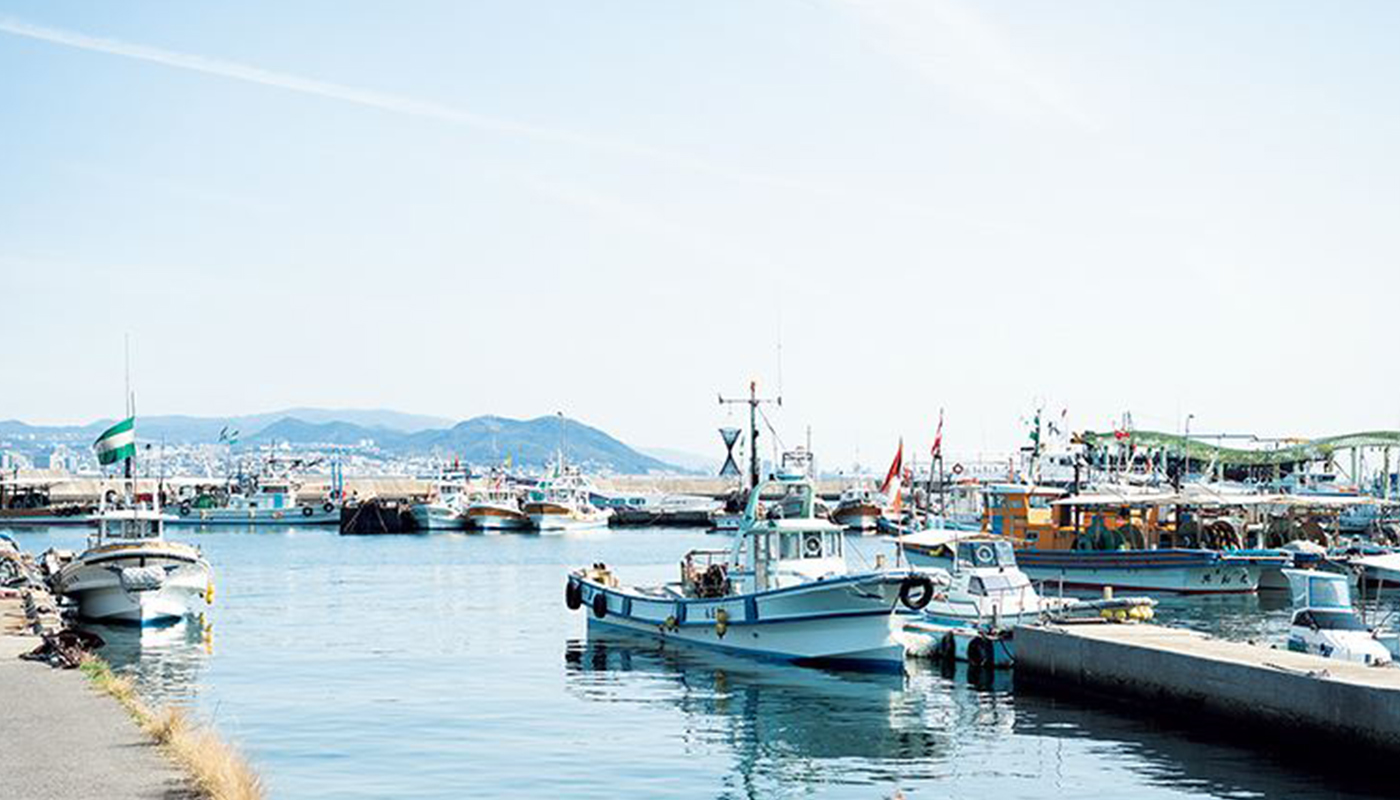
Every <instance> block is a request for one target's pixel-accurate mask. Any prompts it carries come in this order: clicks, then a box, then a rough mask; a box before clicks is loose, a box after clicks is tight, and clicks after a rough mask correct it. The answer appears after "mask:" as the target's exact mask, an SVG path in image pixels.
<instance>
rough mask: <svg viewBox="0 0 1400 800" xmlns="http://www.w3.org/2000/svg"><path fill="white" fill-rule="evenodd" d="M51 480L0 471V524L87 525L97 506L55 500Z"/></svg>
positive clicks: (17, 525)
mask: <svg viewBox="0 0 1400 800" xmlns="http://www.w3.org/2000/svg"><path fill="white" fill-rule="evenodd" d="M52 483H53V481H50V480H43V481H28V480H23V479H16V478H13V477H12V478H9V479H6V478H5V476H4V475H0V527H21V526H29V525H42V526H45V527H48V526H52V525H90V524H91V523H92V518H91V515H92V513H93V511H95V510H96V509H95V508H94V507H93V506H92V505H89V504H86V503H73V502H54V501H53V500H52V498H51V497H50V485H51V484H52Z"/></svg>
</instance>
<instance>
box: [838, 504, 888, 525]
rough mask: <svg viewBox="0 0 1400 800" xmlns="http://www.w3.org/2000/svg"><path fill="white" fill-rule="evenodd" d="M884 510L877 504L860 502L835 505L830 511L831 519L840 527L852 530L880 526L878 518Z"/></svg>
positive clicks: (882, 514)
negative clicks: (833, 509)
mask: <svg viewBox="0 0 1400 800" xmlns="http://www.w3.org/2000/svg"><path fill="white" fill-rule="evenodd" d="M883 516H884V512H882V511H881V510H880V508H879V507H878V506H874V505H871V504H868V503H861V504H857V505H849V506H837V507H836V510H835V511H832V512H831V521H832V522H834V523H836V524H837V525H840V526H841V527H843V528H845V529H847V530H852V531H873V530H876V529H878V528H879V527H880V518H881V517H883Z"/></svg>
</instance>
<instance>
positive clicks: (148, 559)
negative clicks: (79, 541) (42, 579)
mask: <svg viewBox="0 0 1400 800" xmlns="http://www.w3.org/2000/svg"><path fill="white" fill-rule="evenodd" d="M94 519H95V520H96V522H97V532H96V533H95V534H94V535H93V536H91V537H89V539H88V546H87V549H86V550H84V551H83V552H82V553H81V554H80V555H78V556H77V557H76V558H74V559H73V560H72V561H71V562H69V563H68V564H66V565H65V566H63V567H62V568H61V569H60V570H59V572H58V574H57V576H56V578H55V580H54V589H55V591H56V592H57V593H58V594H60V595H63V596H65V597H69V598H71V599H73V600H75V601H76V602H77V604H78V613H79V615H80V616H82V617H83V618H84V619H89V620H94V621H99V622H121V623H130V624H136V625H159V624H164V623H170V622H175V621H177V620H180V619H183V618H185V617H187V616H190V615H193V614H197V613H198V612H199V610H200V609H201V608H203V607H204V606H205V605H206V604H207V603H210V602H213V599H214V589H213V582H212V572H211V570H210V567H209V562H208V561H206V560H205V559H204V557H203V556H202V555H201V554H200V552H199V549H198V548H196V547H192V546H190V545H188V544H183V543H180V542H171V541H167V540H166V539H165V532H164V526H165V522H166V519H167V518H166V517H165V516H164V515H162V514H161V513H159V512H158V511H155V510H153V509H149V508H138V507H132V508H122V509H110V510H103V511H100V512H99V513H97V514H95V515H94Z"/></svg>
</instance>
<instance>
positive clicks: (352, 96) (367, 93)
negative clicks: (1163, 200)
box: [0, 16, 1002, 229]
mask: <svg viewBox="0 0 1400 800" xmlns="http://www.w3.org/2000/svg"><path fill="white" fill-rule="evenodd" d="M0 33H9V34H13V35H15V36H22V37H24V38H27V39H34V40H37V41H41V42H49V43H51V44H57V45H62V46H64V47H72V48H76V49H78V50H86V51H89V52H94V53H105V54H108V55H114V56H120V57H123V58H131V59H135V60H138V61H145V62H148V63H152V64H160V65H163V66H167V67H173V68H175V69H184V70H190V71H193V72H200V73H203V74H206V75H214V76H217V77H220V78H227V79H230V80H237V81H245V82H248V83H256V84H260V85H263V86H271V87H274V88H277V89H282V90H285V91H290V92H299V93H301V94H306V95H312V96H315V97H324V98H329V99H332V100H340V101H342V102H346V103H354V104H356V105H360V106H365V107H368V108H375V109H379V110H382V111H388V112H391V113H395V114H407V115H410V116H415V117H422V118H426V119H433V120H439V121H442V122H447V123H451V124H455V125H461V126H464V127H469V128H474V129H476V130H481V131H486V132H489V133H495V134H502V135H507V136H515V137H521V138H527V139H533V140H536V141H545V142H554V143H560V144H568V145H572V146H575V147H580V148H585V149H589V150H594V151H599V152H608V153H613V154H616V155H623V156H628V157H632V158H644V159H647V160H650V161H653V162H656V163H661V164H666V165H669V166H671V167H675V168H679V169H685V170H689V171H691V172H695V173H699V174H704V175H710V176H713V177H718V178H721V179H725V180H730V181H735V182H741V183H747V184H755V185H761V186H768V187H773V188H779V189H784V190H787V191H793V192H799V193H803V194H807V195H811V196H814V197H818V198H821V199H823V200H827V201H830V202H836V203H842V204H849V203H852V202H858V203H859V204H861V205H865V206H880V207H884V208H886V209H888V210H890V211H892V212H894V213H899V214H915V215H918V216H923V217H934V218H940V219H943V220H945V221H948V222H952V223H954V224H961V225H965V226H968V227H973V228H992V229H997V228H1001V227H1002V226H1000V225H998V224H996V223H989V222H987V221H984V220H975V219H970V218H968V217H966V216H964V215H962V214H959V213H957V212H952V211H948V210H946V209H943V208H938V207H932V206H927V205H923V204H921V203H910V202H901V201H898V200H894V199H892V198H887V197H884V196H878V195H877V196H870V195H868V194H866V193H863V192H859V191H852V190H850V189H849V188H847V187H841V186H833V185H829V184H827V183H824V182H823V183H814V182H811V181H805V180H801V179H793V178H788V177H783V176H779V175H770V174H764V173H759V172H751V171H746V170H740V169H733V168H731V167H726V166H724V165H722V164H717V163H715V162H713V161H710V160H707V159H705V158H701V157H697V156H692V155H688V154H686V153H678V152H675V151H673V150H666V149H663V148H657V147H651V146H648V145H644V144H639V143H637V142H632V141H627V140H624V139H614V138H608V137H602V136H594V135H590V134H584V133H578V132H576V131H570V130H567V129H561V128H553V127H548V126H544V125H535V124H531V123H527V122H520V121H518V120H513V119H507V118H504V117H496V116H491V115H487V114H478V113H475V112H472V111H466V110H464V109H461V108H456V107H454V106H449V105H444V104H442V103H434V102H432V101H428V100H419V99H417V98H413V97H407V96H404V95H398V94H392V93H389V92H378V91H374V90H372V89H362V88H358V87H355V86H346V85H345V84H341V83H334V82H331V81H322V80H317V79H315V78H306V77H302V76H300V75H292V74H289V73H285V72H276V71H273V70H269V69H263V68H261V67H255V66H252V65H249V64H240V63H238V62H236V61H227V60H224V59H218V58H208V57H206V56H201V55H195V54H193V53H182V52H178V51H175V50H166V49H164V48H160V47H150V46H148V45H142V44H134V43H132V42H124V41H121V40H118V39H109V38H106V37H101V36H91V35H89V34H86V33H80V32H77V31H71V30H64V29H61V28H51V27H48V26H44V25H34V24H31V23H28V22H24V21H23V20H18V19H15V18H13V17H4V16H0Z"/></svg>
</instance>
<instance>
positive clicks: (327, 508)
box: [321, 500, 335, 514]
mask: <svg viewBox="0 0 1400 800" xmlns="http://www.w3.org/2000/svg"><path fill="white" fill-rule="evenodd" d="M321 510H322V511H325V512H326V513H327V514H329V513H331V512H332V511H334V510H335V506H333V505H331V502H330V501H329V500H327V501H326V502H325V503H323V504H322V505H321Z"/></svg>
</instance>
